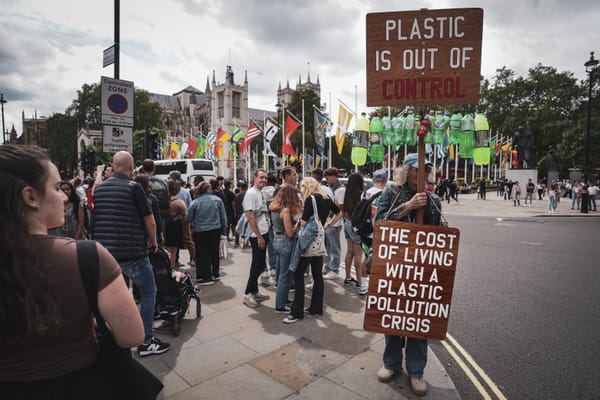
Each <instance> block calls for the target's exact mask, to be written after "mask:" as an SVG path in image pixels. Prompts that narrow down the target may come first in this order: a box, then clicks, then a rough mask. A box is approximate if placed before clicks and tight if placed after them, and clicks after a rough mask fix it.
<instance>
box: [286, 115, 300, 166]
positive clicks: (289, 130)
mask: <svg viewBox="0 0 600 400" xmlns="http://www.w3.org/2000/svg"><path fill="white" fill-rule="evenodd" d="M299 126H300V124H299V123H298V122H297V121H296V120H294V119H292V118H291V117H290V116H289V115H288V116H287V117H286V119H285V136H284V140H283V144H282V145H281V154H289V155H291V156H295V155H296V150H294V147H293V146H292V135H293V134H294V131H295V130H296V129H298V127H299Z"/></svg>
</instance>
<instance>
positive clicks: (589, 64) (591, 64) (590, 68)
mask: <svg viewBox="0 0 600 400" xmlns="http://www.w3.org/2000/svg"><path fill="white" fill-rule="evenodd" d="M583 65H584V66H585V72H587V73H588V77H589V78H588V80H589V91H588V115H587V133H586V139H585V179H586V181H588V183H589V179H590V129H591V125H592V74H593V73H594V69H595V68H596V66H597V65H598V60H596V59H594V52H593V51H592V52H590V59H589V60H587V61H586V62H585V64H583Z"/></svg>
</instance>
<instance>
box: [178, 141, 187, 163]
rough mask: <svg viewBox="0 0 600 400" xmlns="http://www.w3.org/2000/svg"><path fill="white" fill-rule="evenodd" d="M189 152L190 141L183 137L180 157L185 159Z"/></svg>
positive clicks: (180, 144) (180, 145) (180, 143)
mask: <svg viewBox="0 0 600 400" xmlns="http://www.w3.org/2000/svg"><path fill="white" fill-rule="evenodd" d="M187 152H188V143H187V141H184V140H183V139H181V140H180V141H179V159H184V158H186V157H187Z"/></svg>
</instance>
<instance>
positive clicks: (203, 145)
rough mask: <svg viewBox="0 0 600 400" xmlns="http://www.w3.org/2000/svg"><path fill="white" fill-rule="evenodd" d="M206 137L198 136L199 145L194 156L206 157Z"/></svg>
mask: <svg viewBox="0 0 600 400" xmlns="http://www.w3.org/2000/svg"><path fill="white" fill-rule="evenodd" d="M205 152H206V139H205V138H204V136H202V135H199V136H198V147H197V148H196V155H195V157H194V158H206V154H205Z"/></svg>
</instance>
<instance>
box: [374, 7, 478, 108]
mask: <svg viewBox="0 0 600 400" xmlns="http://www.w3.org/2000/svg"><path fill="white" fill-rule="evenodd" d="M482 31H483V9H481V8H456V9H446V10H427V9H423V10H419V11H406V12H404V11H403V12H385V13H371V14H367V57H366V58H367V105H368V106H370V107H375V106H406V105H417V104H425V105H444V104H477V103H478V102H479V77H480V74H481V38H482Z"/></svg>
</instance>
